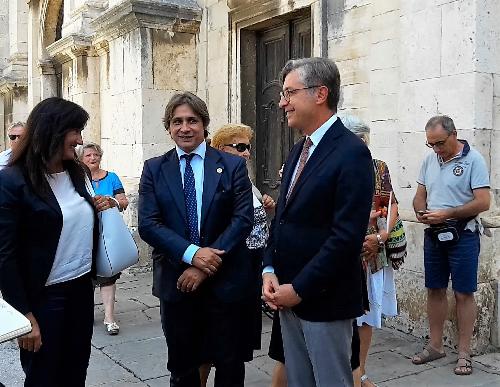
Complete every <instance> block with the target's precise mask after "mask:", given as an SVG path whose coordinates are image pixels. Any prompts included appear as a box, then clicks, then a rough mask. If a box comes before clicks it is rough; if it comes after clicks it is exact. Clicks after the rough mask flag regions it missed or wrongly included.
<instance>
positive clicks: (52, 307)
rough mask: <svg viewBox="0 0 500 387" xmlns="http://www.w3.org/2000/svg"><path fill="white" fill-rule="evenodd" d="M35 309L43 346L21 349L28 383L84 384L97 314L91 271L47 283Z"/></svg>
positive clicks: (46, 385) (52, 386)
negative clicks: (75, 276)
mask: <svg viewBox="0 0 500 387" xmlns="http://www.w3.org/2000/svg"><path fill="white" fill-rule="evenodd" d="M32 312H33V315H34V316H35V318H36V320H37V322H38V325H39V326H40V333H41V337H42V346H41V348H40V350H39V351H38V352H30V351H26V350H23V349H21V351H20V358H21V365H22V367H23V370H24V373H25V374H26V380H25V383H24V385H25V386H29V387H35V386H36V387H59V386H60V387H63V386H64V387H65V386H72V387H84V386H85V379H86V377H87V367H88V364H89V358H90V349H91V339H92V331H93V318H94V288H93V285H92V280H91V278H90V274H85V275H84V276H82V277H80V278H76V279H74V280H71V281H67V282H63V283H60V284H55V285H51V286H47V287H45V289H44V291H43V294H41V296H40V298H39V301H38V302H37V304H36V305H33V310H32Z"/></svg>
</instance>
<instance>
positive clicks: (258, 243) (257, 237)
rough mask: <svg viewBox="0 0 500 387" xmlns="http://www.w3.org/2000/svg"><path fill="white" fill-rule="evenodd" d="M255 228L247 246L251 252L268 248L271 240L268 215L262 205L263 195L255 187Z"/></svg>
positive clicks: (247, 241)
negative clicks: (267, 244) (268, 241)
mask: <svg viewBox="0 0 500 387" xmlns="http://www.w3.org/2000/svg"><path fill="white" fill-rule="evenodd" d="M252 191H253V205H254V208H253V228H252V231H251V232H250V235H249V236H248V237H247V240H246V244H247V247H248V248H249V249H250V250H256V249H261V248H264V247H266V243H267V240H268V239H269V226H268V225H267V214H266V210H265V209H264V206H263V205H262V195H261V193H260V192H259V190H258V189H257V188H256V187H255V186H253V187H252Z"/></svg>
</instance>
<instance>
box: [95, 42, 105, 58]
mask: <svg viewBox="0 0 500 387" xmlns="http://www.w3.org/2000/svg"><path fill="white" fill-rule="evenodd" d="M94 49H95V51H96V52H97V55H99V56H104V55H106V54H107V53H108V52H109V42H108V41H107V40H101V41H99V42H97V43H95V44H94Z"/></svg>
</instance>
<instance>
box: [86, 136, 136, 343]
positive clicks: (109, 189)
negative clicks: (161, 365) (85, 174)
mask: <svg viewBox="0 0 500 387" xmlns="http://www.w3.org/2000/svg"><path fill="white" fill-rule="evenodd" d="M78 153H79V158H80V160H81V161H82V162H83V163H84V164H85V165H86V166H87V167H88V168H89V169H90V172H91V174H92V186H93V188H94V191H95V193H96V194H97V195H103V196H105V197H109V198H110V199H111V200H113V202H114V203H115V204H116V206H117V207H118V209H119V210H120V211H123V210H125V209H126V208H127V206H128V200H127V197H126V196H125V190H124V189H123V184H122V182H121V181H120V179H119V178H118V176H117V175H116V174H115V173H113V172H108V171H105V170H104V169H101V159H102V154H103V152H102V149H101V147H100V146H99V145H97V144H95V143H93V142H89V143H85V144H83V146H82V147H80V149H79V152H78ZM118 278H120V273H118V274H116V275H115V276H113V277H110V278H104V277H97V284H98V285H99V286H100V288H101V297H102V303H103V304H104V325H105V327H106V330H107V332H108V333H109V334H110V335H116V334H118V332H119V331H120V327H119V326H118V324H117V322H116V319H115V294H116V281H117V279H118Z"/></svg>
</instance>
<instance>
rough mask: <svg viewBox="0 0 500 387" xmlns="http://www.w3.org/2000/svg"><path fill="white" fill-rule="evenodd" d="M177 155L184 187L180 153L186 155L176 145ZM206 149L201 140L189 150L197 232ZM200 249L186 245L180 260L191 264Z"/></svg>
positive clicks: (183, 161)
mask: <svg viewBox="0 0 500 387" xmlns="http://www.w3.org/2000/svg"><path fill="white" fill-rule="evenodd" d="M175 150H176V152H177V156H179V168H180V171H181V179H182V187H184V171H185V170H186V160H185V159H184V158H181V156H182V155H186V154H187V153H186V152H184V151H183V150H182V149H181V148H179V147H178V146H176V147H175ZM206 151H207V143H206V142H205V141H203V142H202V143H201V144H200V145H198V147H196V149H195V150H193V151H192V152H191V154H192V153H194V154H195V155H196V156H194V157H193V159H192V160H191V168H192V169H193V174H194V187H195V189H196V212H197V214H198V233H200V225H201V205H202V201H203V181H204V178H205V153H206ZM199 249H200V246H196V245H194V244H191V245H189V246H188V248H187V249H186V251H184V254H183V255H182V260H183V261H184V262H186V263H189V264H190V265H191V262H192V261H193V257H194V255H195V254H196V252H197V251H198V250H199Z"/></svg>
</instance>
